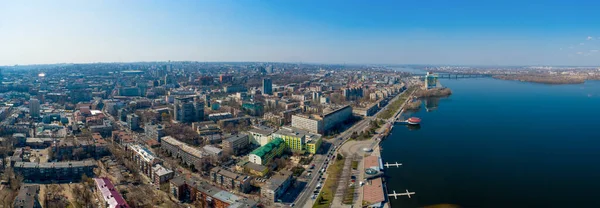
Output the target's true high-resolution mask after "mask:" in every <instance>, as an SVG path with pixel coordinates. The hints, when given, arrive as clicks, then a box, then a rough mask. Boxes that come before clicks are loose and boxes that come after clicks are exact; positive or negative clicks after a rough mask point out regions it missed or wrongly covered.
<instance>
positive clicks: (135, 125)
mask: <svg viewBox="0 0 600 208" xmlns="http://www.w3.org/2000/svg"><path fill="white" fill-rule="evenodd" d="M127 124H128V125H129V129H131V130H132V131H135V130H138V129H140V117H139V116H138V115H137V114H129V115H127Z"/></svg>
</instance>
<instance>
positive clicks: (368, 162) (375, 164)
mask: <svg viewBox="0 0 600 208" xmlns="http://www.w3.org/2000/svg"><path fill="white" fill-rule="evenodd" d="M364 164H365V165H364V167H365V169H367V168H375V169H376V170H379V157H377V156H374V155H371V156H368V157H365V161H364Z"/></svg>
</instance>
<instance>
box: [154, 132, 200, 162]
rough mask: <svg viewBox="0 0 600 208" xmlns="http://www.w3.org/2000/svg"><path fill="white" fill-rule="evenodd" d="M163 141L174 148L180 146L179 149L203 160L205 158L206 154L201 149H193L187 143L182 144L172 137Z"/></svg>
mask: <svg viewBox="0 0 600 208" xmlns="http://www.w3.org/2000/svg"><path fill="white" fill-rule="evenodd" d="M161 141H162V142H166V143H168V144H171V145H173V146H178V147H179V149H181V150H183V151H184V152H186V153H188V154H191V155H193V156H195V157H198V158H202V157H203V156H204V153H203V152H202V151H201V150H200V149H197V148H194V147H191V146H189V145H187V144H186V143H183V142H180V141H179V140H177V139H175V138H173V137H171V136H166V137H163V138H161Z"/></svg>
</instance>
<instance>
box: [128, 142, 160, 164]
mask: <svg viewBox="0 0 600 208" xmlns="http://www.w3.org/2000/svg"><path fill="white" fill-rule="evenodd" d="M129 148H131V150H133V151H134V152H136V153H137V154H138V155H139V156H141V158H142V159H143V160H144V161H146V162H152V161H154V159H155V158H156V156H154V154H153V153H152V152H150V150H148V149H146V148H144V147H142V146H140V145H137V144H136V145H131V146H129Z"/></svg>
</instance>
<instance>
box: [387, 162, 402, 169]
mask: <svg viewBox="0 0 600 208" xmlns="http://www.w3.org/2000/svg"><path fill="white" fill-rule="evenodd" d="M401 165H402V163H398V162H396V163H387V162H386V163H385V165H383V166H385V167H386V168H390V167H397V168H399V167H400V166H401Z"/></svg>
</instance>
